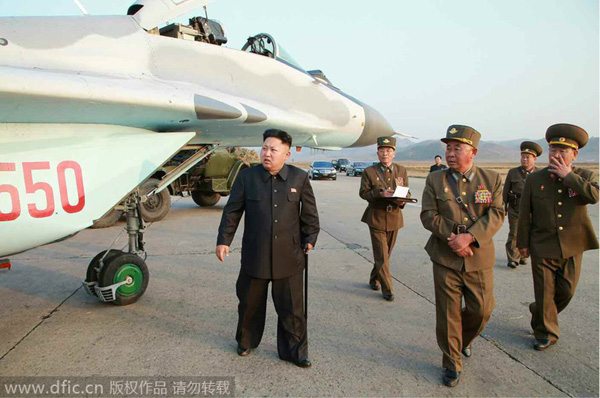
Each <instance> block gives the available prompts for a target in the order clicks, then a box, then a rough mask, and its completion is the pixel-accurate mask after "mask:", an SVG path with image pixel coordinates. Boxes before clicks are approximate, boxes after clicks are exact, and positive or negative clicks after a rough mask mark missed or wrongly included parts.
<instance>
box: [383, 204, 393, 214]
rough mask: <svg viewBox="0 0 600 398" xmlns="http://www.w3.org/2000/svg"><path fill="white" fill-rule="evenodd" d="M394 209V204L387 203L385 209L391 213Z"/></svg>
mask: <svg viewBox="0 0 600 398" xmlns="http://www.w3.org/2000/svg"><path fill="white" fill-rule="evenodd" d="M392 210H394V206H392V205H387V207H386V209H385V211H387V212H388V213H390V212H391V211H392Z"/></svg>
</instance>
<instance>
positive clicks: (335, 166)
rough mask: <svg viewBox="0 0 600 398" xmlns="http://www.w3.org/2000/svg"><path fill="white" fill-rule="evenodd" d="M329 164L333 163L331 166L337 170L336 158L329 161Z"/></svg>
mask: <svg viewBox="0 0 600 398" xmlns="http://www.w3.org/2000/svg"><path fill="white" fill-rule="evenodd" d="M331 164H332V165H333V168H334V169H336V170H339V165H338V161H337V159H333V160H332V161H331Z"/></svg>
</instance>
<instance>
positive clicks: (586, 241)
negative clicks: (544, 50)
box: [517, 124, 598, 342]
mask: <svg viewBox="0 0 600 398" xmlns="http://www.w3.org/2000/svg"><path fill="white" fill-rule="evenodd" d="M587 137H588V136H587V133H585V131H584V130H583V129H581V128H579V127H577V126H572V125H566V124H560V125H554V126H551V127H550V128H549V129H548V131H547V133H546V139H547V140H548V142H549V143H550V145H551V146H552V145H562V144H563V143H564V145H567V144H571V145H577V148H581V147H583V146H584V145H585V143H587ZM582 144H583V145H582ZM569 146H570V145H569ZM597 202H598V176H597V175H596V173H595V172H594V171H592V170H586V169H582V168H578V167H572V172H571V173H569V174H568V175H567V176H566V177H565V178H564V179H560V178H553V176H552V175H551V173H550V172H549V169H548V168H544V169H542V170H540V171H537V172H535V173H533V174H531V175H530V176H529V177H528V178H527V181H526V182H525V187H524V189H523V194H522V196H521V203H520V208H519V224H518V231H517V247H518V248H520V249H523V248H527V249H529V251H530V254H531V262H532V264H531V268H532V273H533V288H534V292H535V303H532V304H531V305H530V311H531V313H532V319H531V327H532V328H533V332H534V335H535V337H536V339H538V340H542V339H547V340H550V341H551V342H556V341H557V340H558V334H559V333H558V332H559V330H558V313H559V312H561V311H562V310H564V309H565V308H566V307H567V305H568V304H569V302H570V301H571V299H572V298H573V295H574V294H575V288H576V287H577V282H578V281H579V275H580V272H581V260H582V254H583V252H584V251H586V250H591V249H597V248H598V239H597V238H596V234H595V232H594V229H593V227H592V223H591V221H590V218H589V215H588V211H587V207H586V205H588V204H594V203H597Z"/></svg>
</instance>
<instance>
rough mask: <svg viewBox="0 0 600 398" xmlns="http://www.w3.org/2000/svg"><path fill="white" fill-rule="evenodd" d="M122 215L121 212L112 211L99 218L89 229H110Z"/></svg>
mask: <svg viewBox="0 0 600 398" xmlns="http://www.w3.org/2000/svg"><path fill="white" fill-rule="evenodd" d="M122 215H123V211H122V210H117V209H112V210H110V211H109V212H108V213H106V214H105V215H103V216H102V217H100V218H99V219H98V220H96V222H95V223H94V224H93V225H92V227H91V228H93V229H97V228H108V227H112V226H113V225H114V224H115V223H116V222H117V221H118V220H119V218H121V216H122Z"/></svg>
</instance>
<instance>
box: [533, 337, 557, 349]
mask: <svg viewBox="0 0 600 398" xmlns="http://www.w3.org/2000/svg"><path fill="white" fill-rule="evenodd" d="M554 344H556V340H555V341H552V340H549V339H535V343H534V344H533V348H534V349H536V350H538V351H544V350H545V349H547V348H549V347H550V346H551V345H554Z"/></svg>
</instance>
